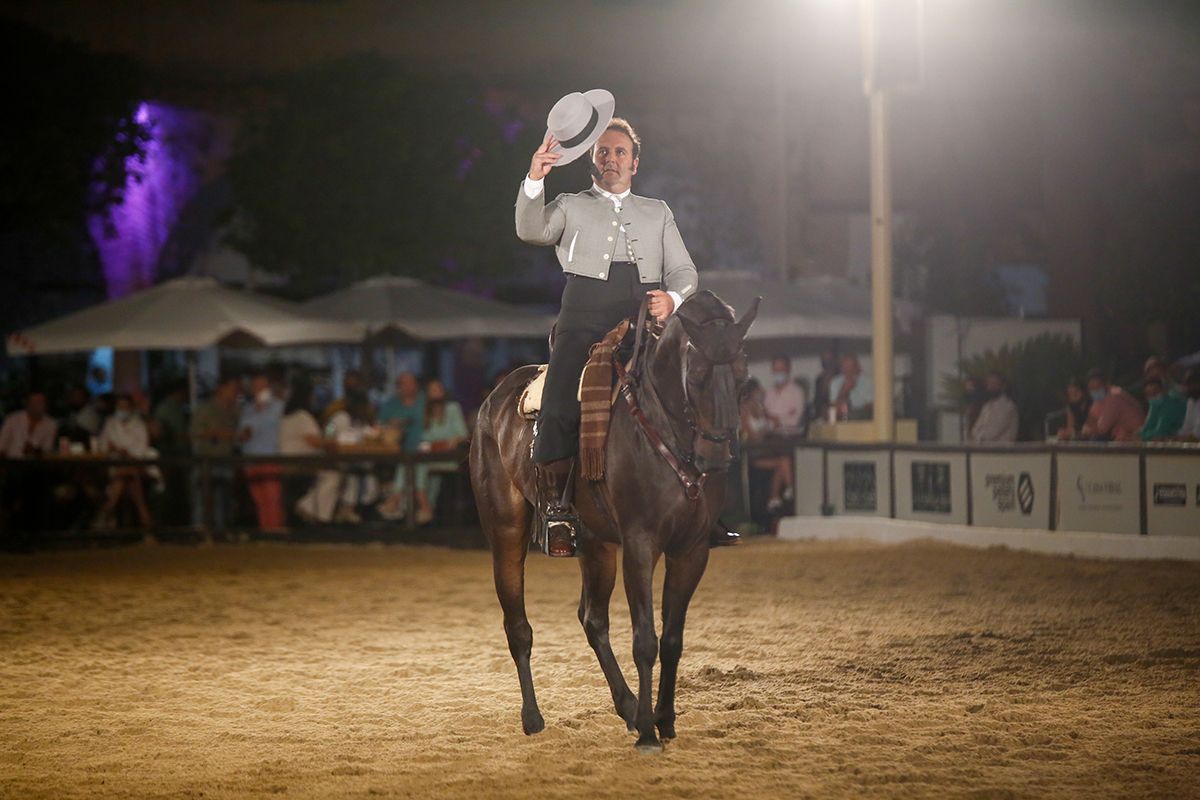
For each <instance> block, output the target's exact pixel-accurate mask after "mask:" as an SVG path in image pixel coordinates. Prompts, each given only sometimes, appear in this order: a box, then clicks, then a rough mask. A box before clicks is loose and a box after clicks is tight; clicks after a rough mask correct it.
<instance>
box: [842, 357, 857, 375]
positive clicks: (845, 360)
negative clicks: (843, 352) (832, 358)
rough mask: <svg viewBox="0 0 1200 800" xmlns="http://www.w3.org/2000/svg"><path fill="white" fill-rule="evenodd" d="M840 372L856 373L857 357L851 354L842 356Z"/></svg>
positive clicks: (844, 373) (846, 373) (845, 373)
mask: <svg viewBox="0 0 1200 800" xmlns="http://www.w3.org/2000/svg"><path fill="white" fill-rule="evenodd" d="M842 374H843V375H857V374H858V359H857V358H854V357H853V356H842Z"/></svg>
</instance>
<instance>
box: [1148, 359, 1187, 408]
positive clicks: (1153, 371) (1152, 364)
mask: <svg viewBox="0 0 1200 800" xmlns="http://www.w3.org/2000/svg"><path fill="white" fill-rule="evenodd" d="M1151 379H1157V380H1158V381H1159V382H1160V383H1162V387H1163V391H1164V392H1165V393H1166V394H1169V395H1174V396H1175V397H1178V398H1179V399H1180V400H1183V399H1184V393H1183V387H1181V386H1180V385H1179V384H1177V383H1176V382H1175V378H1174V376H1173V375H1172V374H1171V365H1170V364H1168V363H1167V362H1166V360H1165V359H1163V358H1160V357H1159V356H1150V357H1149V358H1147V359H1146V363H1145V364H1143V365H1142V381H1143V382H1144V381H1147V380H1151Z"/></svg>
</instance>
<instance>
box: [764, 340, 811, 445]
mask: <svg viewBox="0 0 1200 800" xmlns="http://www.w3.org/2000/svg"><path fill="white" fill-rule="evenodd" d="M807 404H808V398H807V397H805V394H804V390H803V389H802V388H800V385H799V384H797V383H796V382H795V381H794V380H792V362H791V361H790V360H789V359H788V358H787V357H786V356H776V357H775V358H774V359H772V361H771V386H770V388H768V389H767V390H766V397H765V398H764V399H763V407H764V408H765V409H766V411H767V418H768V419H769V420H771V427H772V429H773V430H775V431H776V432H779V433H788V432H796V431H799V430H800V423H801V421H802V420H803V419H804V409H805V406H807Z"/></svg>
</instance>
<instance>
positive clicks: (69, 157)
mask: <svg viewBox="0 0 1200 800" xmlns="http://www.w3.org/2000/svg"><path fill="white" fill-rule="evenodd" d="M0 50H2V51H3V52H4V54H5V61H6V62H7V63H8V67H6V68H5V69H4V70H3V71H0V74H2V75H3V78H2V79H0V80H2V81H3V85H4V96H5V99H6V105H7V109H6V111H7V114H6V116H7V117H8V121H7V122H6V123H5V124H4V125H3V126H2V127H0V131H2V132H0V230H3V231H4V232H5V233H11V232H19V233H21V234H23V235H28V236H36V237H44V238H47V239H49V240H51V241H53V242H54V243H63V242H73V241H75V240H77V239H78V238H79V237H80V235H81V234H82V233H83V232H85V231H86V221H87V219H88V217H90V216H92V215H95V214H103V213H104V212H106V211H108V210H109V209H110V208H112V206H114V205H115V204H117V203H120V202H121V199H122V196H123V194H124V191H125V186H126V184H127V182H128V179H129V177H130V165H131V164H134V165H136V158H134V157H139V156H141V155H142V154H143V152H144V148H145V144H146V142H147V141H148V139H149V136H150V131H149V130H148V129H147V128H146V126H144V125H142V124H139V123H138V121H137V119H136V115H137V108H138V103H139V100H140V99H141V98H140V96H139V95H140V89H141V74H140V71H139V68H138V66H137V65H136V64H135V62H133V61H132V60H131V59H129V58H126V57H124V56H115V55H104V54H97V53H91V52H89V51H88V50H87V48H86V47H85V46H84V45H82V44H79V43H77V42H70V41H55V40H54V39H52V38H50V37H49V36H48V35H46V34H45V33H43V32H41V31H39V30H37V29H35V28H32V27H30V26H28V25H26V24H25V23H21V22H15V21H10V20H0ZM135 171H136V170H135Z"/></svg>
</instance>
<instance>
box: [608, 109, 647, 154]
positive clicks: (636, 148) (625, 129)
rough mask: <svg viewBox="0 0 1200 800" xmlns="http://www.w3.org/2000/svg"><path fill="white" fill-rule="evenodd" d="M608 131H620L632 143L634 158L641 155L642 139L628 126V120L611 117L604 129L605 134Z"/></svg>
mask: <svg viewBox="0 0 1200 800" xmlns="http://www.w3.org/2000/svg"><path fill="white" fill-rule="evenodd" d="M609 131H620V132H621V133H623V134H625V135H626V136H628V137H629V141H631V142H633V157H634V158H637V157H638V156H640V155H641V154H642V139H641V137H640V136H638V135H637V131H635V130H634V129H633V126H632V125H630V124H629V120H627V119H625V118H624V117H613V118H612V119H611V120H610V121H609V123H608V127H607V128H605V129H604V132H605V133H608V132H609Z"/></svg>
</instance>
